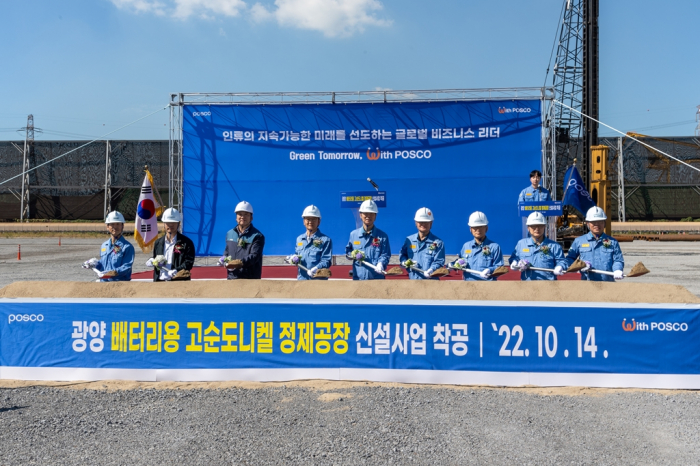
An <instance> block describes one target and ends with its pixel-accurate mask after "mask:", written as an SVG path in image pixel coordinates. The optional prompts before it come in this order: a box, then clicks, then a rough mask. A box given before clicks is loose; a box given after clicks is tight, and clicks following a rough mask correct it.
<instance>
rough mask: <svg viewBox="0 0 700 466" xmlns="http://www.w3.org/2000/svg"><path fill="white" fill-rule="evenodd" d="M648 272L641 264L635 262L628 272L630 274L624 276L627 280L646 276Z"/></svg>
mask: <svg viewBox="0 0 700 466" xmlns="http://www.w3.org/2000/svg"><path fill="white" fill-rule="evenodd" d="M649 272H650V270H649V269H647V268H646V267H644V264H642V263H641V262H637V263H636V264H635V265H634V267H632V270H630V273H628V274H627V275H626V276H627V277H629V278H634V277H641V276H642V275H646V274H648V273H649Z"/></svg>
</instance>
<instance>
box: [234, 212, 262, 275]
mask: <svg viewBox="0 0 700 466" xmlns="http://www.w3.org/2000/svg"><path fill="white" fill-rule="evenodd" d="M235 212H236V223H237V224H238V225H236V227H235V228H233V229H231V230H229V231H228V232H227V233H226V248H225V249H224V258H229V257H230V258H231V260H240V261H241V263H236V265H231V264H226V271H227V278H228V279H229V280H236V279H260V278H262V267H263V248H264V247H265V236H263V234H262V233H261V232H260V230H258V229H257V228H255V227H254V226H253V206H252V205H251V204H250V202H248V201H241V202H239V203H238V204H236V208H235Z"/></svg>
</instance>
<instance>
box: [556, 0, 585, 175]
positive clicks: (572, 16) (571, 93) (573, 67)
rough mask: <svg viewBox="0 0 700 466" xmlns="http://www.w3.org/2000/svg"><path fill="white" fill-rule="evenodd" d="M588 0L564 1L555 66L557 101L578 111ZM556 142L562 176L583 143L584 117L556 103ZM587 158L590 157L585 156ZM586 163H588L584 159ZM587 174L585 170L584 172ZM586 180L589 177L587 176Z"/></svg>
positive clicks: (580, 97)
mask: <svg viewBox="0 0 700 466" xmlns="http://www.w3.org/2000/svg"><path fill="white" fill-rule="evenodd" d="M585 2H586V0H565V7H564V10H563V15H562V23H561V29H560V31H559V43H558V46H557V55H556V62H555V64H554V68H553V87H554V92H555V94H556V98H557V100H558V101H560V102H562V103H563V104H566V105H568V106H569V107H571V108H572V109H574V110H577V111H579V112H582V111H583V73H584V69H583V68H584V67H583V48H584V26H585V25H584V3H585ZM556 107H557V108H556V109H555V111H554V113H555V117H556V122H557V125H556V127H555V128H556V131H555V134H556V145H557V150H556V152H557V154H558V157H559V160H560V164H559V167H560V169H561V170H562V172H561V173H560V174H559V175H560V176H563V174H564V172H565V171H566V169H567V168H568V167H569V166H570V165H571V164H572V163H573V161H574V159H576V158H577V157H579V154H580V153H581V150H580V148H579V146H580V145H582V144H583V142H584V141H583V139H582V132H583V120H582V117H581V115H580V114H579V113H577V112H575V111H574V110H571V109H569V108H566V107H564V106H562V105H557V106H556ZM585 160H587V158H586V159H585ZM584 166H587V162H584ZM585 174H586V173H584V175H585ZM584 182H586V178H584Z"/></svg>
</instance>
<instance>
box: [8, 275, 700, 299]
mask: <svg viewBox="0 0 700 466" xmlns="http://www.w3.org/2000/svg"><path fill="white" fill-rule="evenodd" d="M0 297H1V298H52V297H53V298H291V299H388V300H396V299H409V300H412V299H413V300H416V299H419V300H423V299H430V300H477V301H481V300H484V301H486V300H488V301H493V300H496V301H578V302H581V301H582V302H610V303H700V298H698V297H697V296H695V295H693V294H692V293H690V292H689V291H688V290H686V289H685V288H684V287H682V286H679V285H666V284H643V283H624V282H623V283H606V282H586V281H559V282H544V281H539V282H461V281H453V282H448V281H446V282H437V281H428V280H420V281H385V280H376V281H368V282H357V281H350V280H347V281H326V282H314V281H294V280H232V281H191V282H164V283H152V282H115V283H94V282H88V283H85V282H82V283H81V282H58V281H53V282H44V281H42V282H32V281H23V282H14V283H12V284H10V285H7V286H6V287H4V288H2V289H0Z"/></svg>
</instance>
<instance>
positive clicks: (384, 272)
mask: <svg viewBox="0 0 700 466" xmlns="http://www.w3.org/2000/svg"><path fill="white" fill-rule="evenodd" d="M360 263H361V264H362V265H365V266H367V267H369V268H370V269H372V270H374V271H375V272H376V273H381V274H382V275H403V270H401V267H392V268H390V269H389V270H382V271H381V272H380V271H379V267H377V266H376V265H373V264H370V263H369V262H365V261H360Z"/></svg>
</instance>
